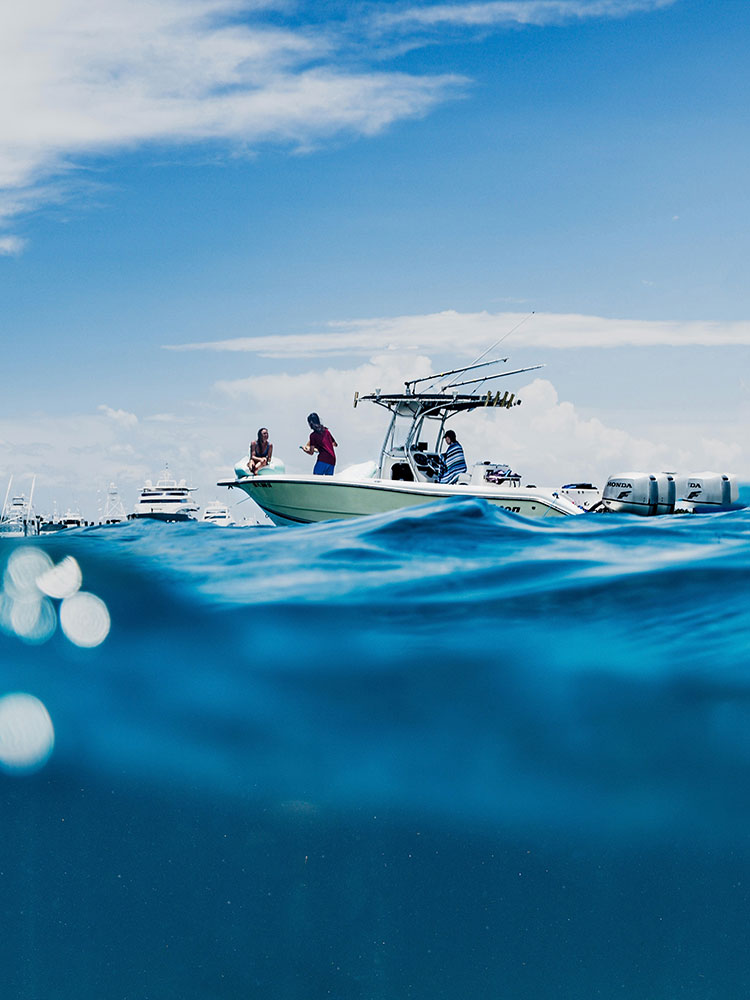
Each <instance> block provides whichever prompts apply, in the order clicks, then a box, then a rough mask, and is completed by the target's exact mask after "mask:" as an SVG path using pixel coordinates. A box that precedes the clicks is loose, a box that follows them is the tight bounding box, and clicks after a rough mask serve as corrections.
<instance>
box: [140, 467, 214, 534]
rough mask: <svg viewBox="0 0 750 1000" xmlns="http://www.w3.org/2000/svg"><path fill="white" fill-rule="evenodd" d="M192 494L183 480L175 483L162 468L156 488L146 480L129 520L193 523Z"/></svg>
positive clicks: (195, 507) (193, 505) (195, 505)
mask: <svg viewBox="0 0 750 1000" xmlns="http://www.w3.org/2000/svg"><path fill="white" fill-rule="evenodd" d="M192 492H194V490H193V487H192V486H188V485H187V483H186V482H185V480H184V479H181V480H180V481H179V482H177V480H176V479H172V477H171V476H170V474H169V466H168V465H167V466H165V467H164V471H163V472H162V474H161V478H160V479H158V480H157V482H156V486H154V485H153V483H152V482H151V480H150V479H147V480H146V482H145V484H144V486H143V489H142V490H141V492H140V496H139V497H138V500H137V502H136V505H135V508H134V510H133V513H132V514H128V518H129V519H131V520H132V519H138V518H150V519H152V520H156V521H195V520H196V517H195V515H196V513H197V511H198V505H197V504H196V503H195V502H194V501H193V500H192V498H191V496H190V494H191V493H192Z"/></svg>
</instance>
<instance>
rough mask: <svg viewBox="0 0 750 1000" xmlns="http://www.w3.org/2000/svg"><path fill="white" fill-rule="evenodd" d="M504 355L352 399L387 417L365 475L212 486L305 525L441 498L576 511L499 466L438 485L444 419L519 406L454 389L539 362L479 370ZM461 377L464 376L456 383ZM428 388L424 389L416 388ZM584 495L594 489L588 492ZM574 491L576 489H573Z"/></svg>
mask: <svg viewBox="0 0 750 1000" xmlns="http://www.w3.org/2000/svg"><path fill="white" fill-rule="evenodd" d="M507 360H508V359H507V358H498V359H495V360H494V361H484V362H481V363H478V364H474V365H469V366H466V367H464V368H458V369H454V370H453V371H449V372H440V373H437V374H435V375H430V376H427V377H425V378H420V379H413V380H411V381H409V382H405V383H404V391H403V392H399V393H383V392H381V390H380V389H376V390H375V391H374V392H370V393H366V394H364V395H360V394H359V393H355V396H354V406H355V407H357V406H358V405H359V403H361V402H372V403H375V404H376V405H377V406H382V407H384V408H385V409H387V410H388V411H389V413H390V422H389V424H388V429H387V431H386V434H385V438H384V441H383V446H382V448H381V451H380V456H379V459H378V462H377V463H376V466H375V468H374V469H373V474H372V476H371V477H370V478H365V479H363V478H355V477H354V476H352V475H348V474H347V473H346V472H344V473H341V474H338V475H334V476H313V475H299V476H296V475H295V476H292V475H276V474H274V473H273V470H265V469H262V470H260V472H259V474H257V475H255V476H251V475H243V474H241V469H240V468H239V467H237V468H235V475H236V478H235V479H231V480H222V481H221V482H219V484H218V485H219V486H227V487H230V488H231V487H235V488H238V489H241V490H243V491H244V492H245V493H247V494H248V496H250V497H251V498H252V499H253V500H254V501H255V502H256V503H257V504H258V506H259V507H261V508H262V509H263V510H264V511H265V512H266V514H268V516H269V517H270V518H271V519H272V520H273V521H274V523H276V524H309V523H311V522H315V521H329V520H337V519H341V518H353V517H362V516H365V515H368V514H382V513H385V512H387V511H392V510H399V509H401V508H405V507H411V506H416V505H418V504H424V503H429V502H431V501H437V500H445V499H447V498H449V497H464V498H466V497H478V498H481V499H483V500H487V501H488V502H489V503H491V504H494V505H496V506H498V507H503V508H505V509H506V510H509V511H512V512H513V513H516V514H522V515H523V516H525V517H533V518H538V517H565V516H568V515H576V514H581V513H583V506H584V505H583V504H581V502H580V499H579V497H578V496H577V497H576V500H575V502H574V500H573V499H571V498H570V497H569V496H568V495H566V492H564V491H563V490H562V489H559V488H558V489H555V488H554V487H549V488H540V487H537V486H524V485H522V483H521V477H520V476H518V475H516V474H515V473H513V472H512V471H511V469H510V468H509V467H508V466H507V465H500V464H496V463H492V462H481V463H478V464H476V465H474V467H473V469H472V470H471V471H467V472H466V473H463V474H462V475H460V476H459V477H458V481H457V482H455V483H451V484H449V483H445V482H440V478H441V469H442V465H441V455H440V445H441V442H442V440H443V435H444V432H445V426H446V422H447V421H448V420H449V419H451V418H452V417H455V416H456V415H458V414H464V413H471V412H476V411H477V410H480V409H481V410H487V409H492V410H493V411H498V412H500V413H502V412H506V411H508V410H510V409H511V408H512V407H514V406H518V405H519V404H520V403H521V400H520V399H517V398H516V397H515V394H514V393H510V392H507V391H506V392H500V391H493V390H492V389H487V390H486V391H473V392H466V391H462V390H463V389H464V387H465V386H467V385H473V386H475V387H476V386H477V383H479V388H481V387H482V385H483V384H485V383H487V382H488V381H490V380H494V379H497V378H503V377H508V376H511V375H519V374H521V373H522V372H528V371H534V370H536V369H537V368H541V367H542V366H541V365H533V366H531V367H528V368H518V369H515V370H514V371H507V372H506V371H503V372H499V373H493V374H485V373H480V372H479V370H480V369H487V368H488V367H489V366H491V365H498V364H500V363H505V362H507ZM466 373H474V374H473V376H472V377H471V378H468V379H465V380H461V381H457V379H460V378H461V376H462V375H464V374H466ZM423 383H428V385H427V387H426V388H425V389H422V388H420V386H421V385H422V384H423ZM591 491H592V493H593V492H596V497H597V499H598V497H599V494H598V491H595V490H594V487H591ZM579 492H580V491H579Z"/></svg>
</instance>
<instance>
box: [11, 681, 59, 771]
mask: <svg viewBox="0 0 750 1000" xmlns="http://www.w3.org/2000/svg"><path fill="white" fill-rule="evenodd" d="M54 744H55V730H54V727H53V725H52V720H51V719H50V717H49V713H48V712H47V709H46V708H45V707H44V705H43V704H42V703H41V701H39V699H38V698H35V697H34V696H33V695H31V694H23V693H22V692H17V693H15V694H8V695H5V697H4V698H0V767H3V768H5V769H6V770H7V771H32V770H34V769H35V768H38V767H41V766H42V764H44V762H45V761H46V760H47V758H48V757H49V755H50V754H51V753H52V747H53V746H54Z"/></svg>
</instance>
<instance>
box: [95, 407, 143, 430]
mask: <svg viewBox="0 0 750 1000" xmlns="http://www.w3.org/2000/svg"><path fill="white" fill-rule="evenodd" d="M99 411H100V412H101V413H103V414H104V416H105V417H107V419H109V420H112V421H114V423H116V424H119V425H120V426H121V427H134V426H135V425H136V424H137V423H138V417H137V416H136V415H135V413H128V412H127V410H113V409H112V407H111V406H105V405H104V404H102V405H101V406H100V407H99Z"/></svg>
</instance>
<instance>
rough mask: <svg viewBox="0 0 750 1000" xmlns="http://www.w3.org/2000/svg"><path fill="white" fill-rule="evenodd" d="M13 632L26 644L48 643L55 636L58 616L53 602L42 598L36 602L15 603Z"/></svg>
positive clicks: (11, 618) (12, 621)
mask: <svg viewBox="0 0 750 1000" xmlns="http://www.w3.org/2000/svg"><path fill="white" fill-rule="evenodd" d="M10 625H11V629H12V631H13V632H14V633H15V634H16V635H17V636H18V637H19V639H24V640H25V641H26V642H34V643H37V642H46V641H47V640H48V639H51V638H52V636H53V635H54V634H55V629H56V628H57V615H56V613H55V607H54V605H53V603H52V601H50V600H49V598H47V597H41V595H39V597H38V599H37V600H35V601H31V600H27V601H14V602H13V607H12V609H11V612H10Z"/></svg>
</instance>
